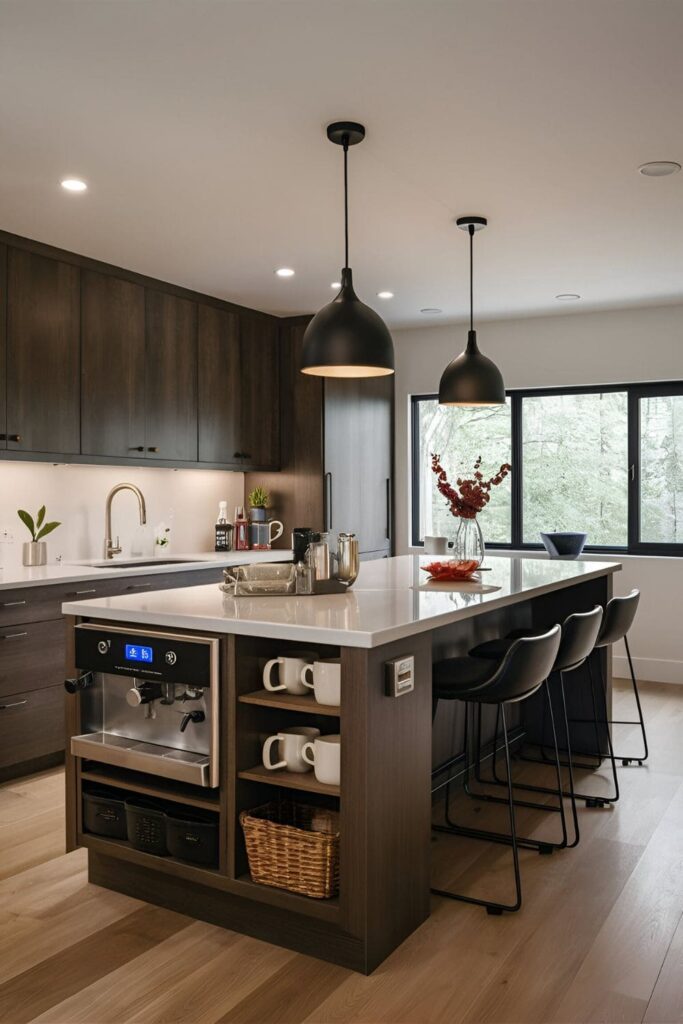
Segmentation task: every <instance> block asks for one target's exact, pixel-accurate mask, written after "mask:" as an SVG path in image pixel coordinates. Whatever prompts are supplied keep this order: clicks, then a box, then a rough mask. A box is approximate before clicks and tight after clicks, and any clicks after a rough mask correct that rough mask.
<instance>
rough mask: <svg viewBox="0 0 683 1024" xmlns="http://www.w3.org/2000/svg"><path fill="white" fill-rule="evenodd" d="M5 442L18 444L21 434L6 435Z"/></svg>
mask: <svg viewBox="0 0 683 1024" xmlns="http://www.w3.org/2000/svg"><path fill="white" fill-rule="evenodd" d="M7 440H8V441H16V443H17V444H18V443H19V441H21V434H8V435H7Z"/></svg>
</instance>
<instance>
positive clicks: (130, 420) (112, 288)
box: [81, 270, 145, 458]
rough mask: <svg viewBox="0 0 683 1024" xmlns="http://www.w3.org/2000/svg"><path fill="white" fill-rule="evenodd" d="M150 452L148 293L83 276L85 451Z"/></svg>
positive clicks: (115, 280) (114, 280) (124, 283)
mask: <svg viewBox="0 0 683 1024" xmlns="http://www.w3.org/2000/svg"><path fill="white" fill-rule="evenodd" d="M144 448H145V290H144V288H142V287H141V286H140V285H138V284H133V283H132V282H131V281H124V280H122V279H121V278H118V277H113V276H111V275H107V274H98V273H95V272H94V271H91V270H84V271H83V272H82V274H81V452H82V453H83V455H104V456H106V455H111V456H115V457H117V458H131V457H133V456H134V455H135V454H136V453H138V454H142V453H143V451H144Z"/></svg>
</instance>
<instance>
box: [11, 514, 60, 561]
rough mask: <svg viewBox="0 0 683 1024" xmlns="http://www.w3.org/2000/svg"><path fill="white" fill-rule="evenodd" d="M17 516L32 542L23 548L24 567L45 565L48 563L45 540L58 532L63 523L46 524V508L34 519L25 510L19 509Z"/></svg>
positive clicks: (28, 542) (25, 544)
mask: <svg viewBox="0 0 683 1024" xmlns="http://www.w3.org/2000/svg"><path fill="white" fill-rule="evenodd" d="M17 515H18V516H19V518H20V519H21V521H22V523H23V524H24V526H25V527H26V529H27V530H28V531H29V533H30V534H31V540H29V541H26V542H25V543H24V547H23V563H24V565H45V563H46V562H47V544H46V543H45V541H44V540H43V538H44V537H47V535H48V534H49V533H52V531H53V530H56V529H57V527H58V526H61V523H57V522H52V523H46V522H45V506H44V505H42V506H41V508H39V509H38V515H37V516H36V517H35V519H34V518H33V516H32V515H31V513H30V512H27V511H26V510H25V509H23V508H19V509H17Z"/></svg>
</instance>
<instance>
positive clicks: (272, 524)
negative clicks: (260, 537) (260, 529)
mask: <svg viewBox="0 0 683 1024" xmlns="http://www.w3.org/2000/svg"><path fill="white" fill-rule="evenodd" d="M278 527H280V529H279V530H278ZM284 529H285V528H284V526H283V525H282V523H281V522H280V520H279V519H269V520H268V544H269V545H270V544H272V543H273V541H274V540H278V539H279V538H280V537H281V536H282V534H283V533H284ZM273 531H277V532H276V533H274V532H273Z"/></svg>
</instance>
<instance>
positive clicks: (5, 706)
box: [0, 700, 28, 711]
mask: <svg viewBox="0 0 683 1024" xmlns="http://www.w3.org/2000/svg"><path fill="white" fill-rule="evenodd" d="M23 704H28V701H27V700H15V701H14V702H13V703H12V704H0V711H7V709H8V708H20V707H22V705H23Z"/></svg>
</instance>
